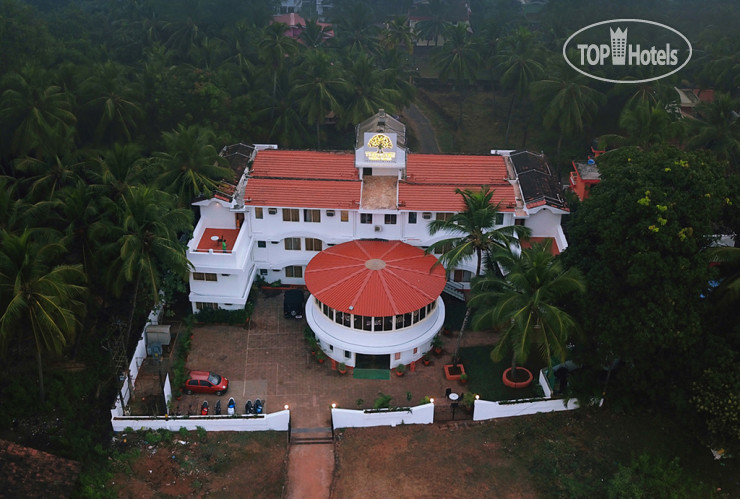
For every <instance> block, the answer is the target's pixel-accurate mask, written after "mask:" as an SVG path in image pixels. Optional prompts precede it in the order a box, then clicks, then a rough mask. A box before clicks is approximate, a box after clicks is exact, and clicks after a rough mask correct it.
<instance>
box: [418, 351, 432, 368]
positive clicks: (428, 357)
mask: <svg viewBox="0 0 740 499" xmlns="http://www.w3.org/2000/svg"><path fill="white" fill-rule="evenodd" d="M421 361H422V362H423V363H424V365H425V366H428V365H429V364H431V363H432V356H431V355H429V352H426V353H424V356H423V357H422V358H421Z"/></svg>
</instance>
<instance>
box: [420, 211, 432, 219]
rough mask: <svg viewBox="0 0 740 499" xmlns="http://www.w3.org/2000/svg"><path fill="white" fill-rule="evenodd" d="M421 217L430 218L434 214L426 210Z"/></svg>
mask: <svg viewBox="0 0 740 499" xmlns="http://www.w3.org/2000/svg"><path fill="white" fill-rule="evenodd" d="M421 218H423V219H424V220H430V219H431V218H432V214H431V213H429V212H428V211H425V212H424V213H422V214H421Z"/></svg>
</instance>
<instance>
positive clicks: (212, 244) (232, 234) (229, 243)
mask: <svg viewBox="0 0 740 499" xmlns="http://www.w3.org/2000/svg"><path fill="white" fill-rule="evenodd" d="M213 237H216V238H218V239H216V240H213V239H212V238H213ZM237 237H239V229H206V230H204V231H203V236H202V237H201V238H200V241H198V248H197V249H198V251H206V252H207V251H208V250H213V251H214V252H215V253H221V252H222V251H223V248H224V247H223V243H224V242H226V252H229V253H230V252H231V250H233V249H234V244H235V243H236V238H237Z"/></svg>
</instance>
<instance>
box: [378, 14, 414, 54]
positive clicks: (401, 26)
mask: <svg viewBox="0 0 740 499" xmlns="http://www.w3.org/2000/svg"><path fill="white" fill-rule="evenodd" d="M380 36H381V38H380V46H381V47H383V49H385V50H395V49H398V48H399V47H401V46H403V47H405V48H406V50H407V51H408V53H409V55H413V53H414V43H415V41H416V33H415V32H414V30H413V29H412V28H411V26H410V25H409V18H408V16H396V17H394V18H393V19H391V20H389V21H387V22H386V23H385V28H383V30H382V32H381V34H380Z"/></svg>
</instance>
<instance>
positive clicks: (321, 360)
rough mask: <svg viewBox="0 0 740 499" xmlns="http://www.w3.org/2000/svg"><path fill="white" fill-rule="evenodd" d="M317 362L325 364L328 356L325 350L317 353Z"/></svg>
mask: <svg viewBox="0 0 740 499" xmlns="http://www.w3.org/2000/svg"><path fill="white" fill-rule="evenodd" d="M316 360H318V361H319V364H323V363H324V361H325V360H326V354H325V353H324V351H323V350H319V351H318V352H316Z"/></svg>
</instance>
